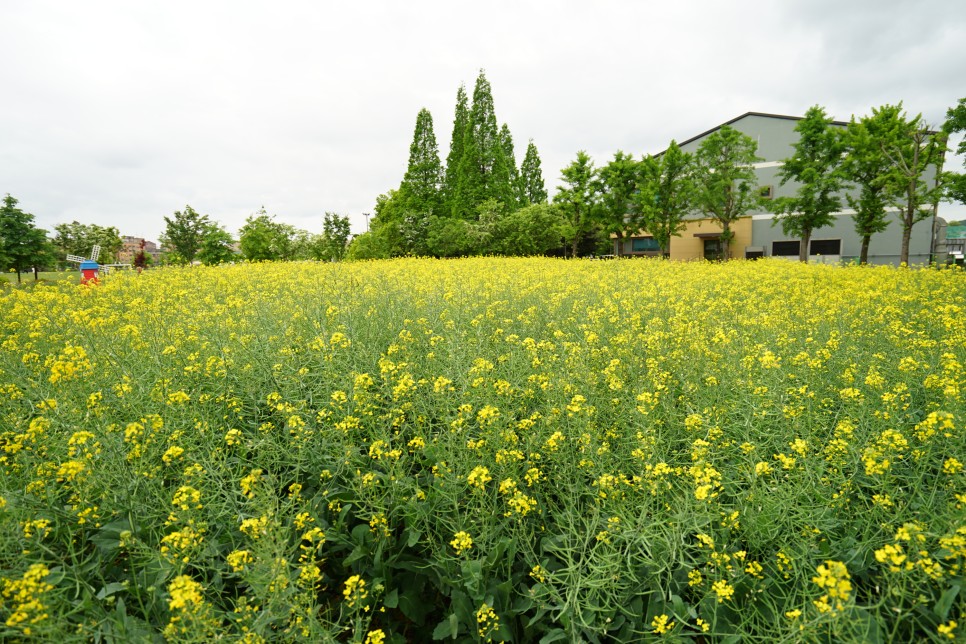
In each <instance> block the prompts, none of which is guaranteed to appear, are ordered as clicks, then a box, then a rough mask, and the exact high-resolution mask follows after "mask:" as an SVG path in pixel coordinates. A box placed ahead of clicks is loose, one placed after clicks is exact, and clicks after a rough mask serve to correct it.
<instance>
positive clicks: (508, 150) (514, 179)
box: [500, 123, 526, 210]
mask: <svg viewBox="0 0 966 644" xmlns="http://www.w3.org/2000/svg"><path fill="white" fill-rule="evenodd" d="M500 144H501V145H502V147H503V158H504V159H506V167H507V175H508V177H509V182H510V195H511V200H510V201H509V202H508V203H507V204H506V205H507V206H508V209H509V210H514V209H516V208H519V207H521V206H524V205H526V202H525V201H524V197H523V194H522V192H521V187H522V184H521V182H520V172H519V170H517V157H516V153H515V152H514V151H513V135H512V134H510V128H509V126H507V124H506V123H504V124H503V126H502V127H500Z"/></svg>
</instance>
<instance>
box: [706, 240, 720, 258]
mask: <svg viewBox="0 0 966 644" xmlns="http://www.w3.org/2000/svg"><path fill="white" fill-rule="evenodd" d="M723 253H724V248H723V246H722V244H721V238H720V237H711V238H709V239H705V240H704V258H705V259H707V260H711V261H718V260H720V259H721V258H722V256H723Z"/></svg>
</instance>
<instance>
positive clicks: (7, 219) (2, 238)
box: [0, 194, 50, 283]
mask: <svg viewBox="0 0 966 644" xmlns="http://www.w3.org/2000/svg"><path fill="white" fill-rule="evenodd" d="M18 203H19V202H18V201H17V200H16V199H14V198H13V197H11V196H10V195H9V194H7V195H6V196H5V197H4V198H3V205H0V268H2V269H3V270H7V269H12V270H14V271H16V273H17V282H18V283H19V282H20V275H21V273H22V272H23V271H26V270H29V269H30V268H33V267H39V266H40V265H42V264H43V263H44V262H45V261H47V260H48V259H49V257H50V244H49V242H48V240H47V233H46V232H45V231H43V230H42V229H40V228H37V227H36V226H35V225H34V216H33V215H32V214H30V213H27V212H24V211H23V210H21V209H20V208H19V207H18V206H17V204H18Z"/></svg>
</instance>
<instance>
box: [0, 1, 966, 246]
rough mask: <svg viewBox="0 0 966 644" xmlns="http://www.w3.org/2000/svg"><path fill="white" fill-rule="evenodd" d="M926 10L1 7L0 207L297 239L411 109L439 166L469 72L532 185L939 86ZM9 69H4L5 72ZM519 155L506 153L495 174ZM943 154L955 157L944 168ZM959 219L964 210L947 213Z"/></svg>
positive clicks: (126, 226) (389, 160)
mask: <svg viewBox="0 0 966 644" xmlns="http://www.w3.org/2000/svg"><path fill="white" fill-rule="evenodd" d="M963 13H964V12H963V11H962V10H957V9H952V8H950V3H948V2H938V1H929V2H923V3H915V4H913V3H905V2H866V1H861V2H835V3H832V2H826V1H821V2H814V1H809V2H806V1H804V0H801V1H797V2H787V3H772V2H751V1H745V2H732V3H721V2H712V1H704V2H697V1H692V2H681V3H675V4H673V5H670V4H668V5H660V4H655V3H641V2H633V1H631V0H623V1H619V0H615V1H611V2H603V3H579V2H555V3H543V2H536V1H531V2H506V1H500V2H494V3H490V4H489V5H485V6H484V5H474V6H469V5H467V6H463V5H461V4H459V3H451V2H443V1H441V0H436V1H432V2H416V3H396V2H388V1H385V0H383V1H378V2H371V3H353V4H349V3H344V4H342V3H340V4H336V3H317V2H308V1H307V0H303V1H293V2H287V3H279V4H276V5H271V6H270V5H268V4H266V3H257V2H228V1H220V2H204V3H193V2H186V1H184V0H174V1H171V2H166V3H163V4H156V3H150V4H149V3H128V2H123V1H121V0H94V1H92V2H87V3H82V4H77V3H72V2H67V1H66V0H63V1H59V0H46V1H45V0H39V1H30V0H12V1H8V2H4V3H3V5H2V6H0V22H2V24H4V26H5V28H4V38H3V39H2V40H0V58H2V60H4V61H5V64H4V65H3V66H2V67H0V87H2V88H4V95H5V97H6V99H5V100H4V101H2V102H0V193H3V192H10V193H11V194H13V195H14V196H15V197H17V198H18V199H20V201H21V204H22V206H23V207H24V208H25V209H27V210H28V211H30V212H33V213H34V214H35V215H37V217H38V221H39V222H40V223H41V225H44V226H48V227H49V226H52V225H53V224H55V223H59V222H61V221H70V220H71V219H78V220H80V221H87V222H92V223H101V224H105V225H116V226H117V227H118V228H120V229H121V231H122V233H124V234H134V235H145V236H148V237H151V238H156V237H157V235H158V234H159V233H160V232H161V230H162V229H163V220H162V217H163V216H164V215H170V213H172V212H173V211H174V210H178V209H181V208H183V207H184V205H185V204H191V205H192V206H193V207H195V208H196V209H198V210H199V211H201V212H206V213H208V214H210V215H211V216H212V217H214V218H215V219H217V220H218V221H220V222H222V223H223V224H225V225H226V226H227V227H228V228H229V229H231V230H233V231H234V230H237V229H238V227H239V226H241V225H242V223H243V222H244V219H245V217H246V216H247V215H249V214H251V213H252V212H254V211H255V210H256V209H258V208H259V207H260V206H262V205H264V206H265V207H266V208H267V209H268V211H269V212H272V213H276V214H277V215H278V217H279V218H280V219H281V220H283V221H287V222H289V223H292V224H293V225H296V226H300V227H304V228H308V229H313V230H318V229H319V228H320V227H321V218H322V215H323V213H324V212H325V211H327V210H329V211H336V212H342V213H346V214H349V215H350V216H351V218H352V221H353V225H354V228H355V229H356V230H362V229H363V228H364V225H365V224H364V219H363V217H362V213H363V212H371V210H372V207H373V205H374V203H375V198H376V196H377V195H379V194H380V193H382V192H385V191H386V190H388V189H390V188H393V187H395V186H397V185H398V183H399V181H400V179H401V178H402V174H403V172H404V171H405V166H406V160H407V156H408V146H409V141H410V138H411V136H412V129H413V126H414V123H415V118H416V114H417V112H418V111H419V109H420V108H422V107H426V108H428V109H429V110H430V111H431V112H432V114H433V117H434V125H435V129H436V135H437V138H438V139H439V142H440V147H441V152H442V153H443V155H445V153H446V151H447V148H448V145H449V139H450V134H451V133H450V129H451V127H452V118H453V108H454V105H455V96H456V89H457V87H458V85H459V84H460V83H461V82H462V83H465V84H466V85H467V89H468V91H472V86H473V82H474V80H475V78H476V74H477V72H478V70H479V69H480V68H485V69H486V73H487V77H488V78H489V79H490V81H491V83H492V85H493V91H494V98H495V103H496V110H497V116H498V118H499V119H500V120H501V121H505V122H506V123H507V124H508V125H509V126H510V129H511V131H512V132H513V135H514V140H515V143H516V148H517V154H518V157H522V154H523V151H524V149H525V146H526V142H527V140H528V139H530V138H532V139H534V141H535V143H536V144H537V146H538V148H539V149H540V152H541V156H542V159H543V168H544V173H545V177H546V180H547V184H548V185H549V186H555V185H557V183H558V178H559V172H560V169H561V168H562V167H563V166H565V165H566V164H567V163H569V162H570V161H571V160H572V159H573V158H574V155H575V154H576V151H577V150H581V149H583V150H587V151H588V152H589V153H590V154H592V155H593V156H594V158H595V160H596V161H597V162H598V164H600V163H604V162H606V160H607V159H608V158H609V157H610V156H611V155H612V154H613V152H614V151H615V150H617V149H623V150H625V151H627V152H631V153H634V154H642V153H647V152H656V151H659V150H661V149H663V148H664V147H665V146H666V145H667V143H668V142H669V141H670V140H671V138H676V139H678V140H682V139H685V138H688V137H690V136H693V135H695V134H698V133H700V132H702V131H704V130H706V129H708V128H710V127H713V126H715V125H717V124H719V123H721V122H723V121H725V120H728V119H730V118H733V117H735V116H737V115H739V114H741V113H744V112H746V111H750V110H752V111H768V112H776V113H786V114H801V113H803V112H804V111H805V109H807V108H808V107H809V106H810V105H813V104H821V105H824V106H825V107H826V108H827V109H828V111H829V112H830V113H831V114H833V115H835V116H836V118H840V119H848V118H849V116H851V115H852V114H857V115H861V114H863V113H867V112H868V111H869V110H870V109H871V107H873V106H878V105H881V104H883V103H887V102H889V103H894V102H897V101H899V100H903V101H904V104H905V106H906V108H907V109H908V110H909V111H910V112H911V113H918V112H923V114H924V115H925V116H926V117H927V118H928V119H930V120H931V121H932V122H937V121H938V120H939V119H941V118H942V116H943V115H944V113H945V110H946V109H947V108H948V107H950V106H952V105H954V104H955V102H956V100H957V99H958V98H960V97H961V94H962V92H963V89H962V83H961V79H960V78H959V75H961V71H960V70H961V69H962V66H963V63H964V62H966V26H964V24H966V23H964V17H963ZM8 61H9V64H6V63H7V62H8ZM518 160H519V159H518ZM960 163H961V162H960ZM964 216H966V215H964Z"/></svg>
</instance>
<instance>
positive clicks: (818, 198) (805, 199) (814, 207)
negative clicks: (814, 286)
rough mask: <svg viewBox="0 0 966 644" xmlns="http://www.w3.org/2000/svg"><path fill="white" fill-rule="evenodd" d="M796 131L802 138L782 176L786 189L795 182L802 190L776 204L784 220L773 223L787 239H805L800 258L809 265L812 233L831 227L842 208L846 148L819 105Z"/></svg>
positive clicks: (812, 108)
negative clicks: (788, 237) (793, 237)
mask: <svg viewBox="0 0 966 644" xmlns="http://www.w3.org/2000/svg"><path fill="white" fill-rule="evenodd" d="M795 131H796V132H798V135H799V136H798V141H796V142H795V144H794V145H793V146H792V147H793V149H794V153H793V154H792V156H790V157H788V158H787V159H785V160H784V162H783V163H782V166H781V168H780V169H779V171H778V176H780V177H781V184H782V185H785V184H786V183H788V182H789V181H794V182H796V183H797V184H798V188H797V189H796V191H795V195H794V196H792V197H782V198H780V199H776V200H775V207H776V211H777V212H778V213H780V214H781V218H780V220H779V219H776V220H773V223H774V222H777V221H781V225H782V231H783V232H784V233H785V234H786V235H793V236H795V237H800V238H801V243H800V244H799V251H798V253H799V254H798V258H799V260H800V261H802V262H807V261H808V253H809V249H808V245H809V240H810V239H811V236H812V231H813V230H817V229H819V228H824V227H825V226H830V225H831V224H832V222H833V221H834V217H833V215H832V213H834V212H836V211H838V210H840V209H841V207H842V199H841V197H840V196H839V191H840V190H841V189H842V184H843V176H842V172H841V170H840V166H841V163H842V153H843V151H844V148H845V146H844V144H843V142H842V138H841V137H840V136H839V134H838V132H837V131H836V130H835V129H833V128H832V119H831V117H829V116H828V115H826V114H825V110H824V109H823V108H821V107H819V106H818V105H815V106H813V107H810V108H809V109H808V111H807V112H805V117H804V118H803V119H802V120H800V121H799V122H798V124H797V125H796V126H795Z"/></svg>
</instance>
